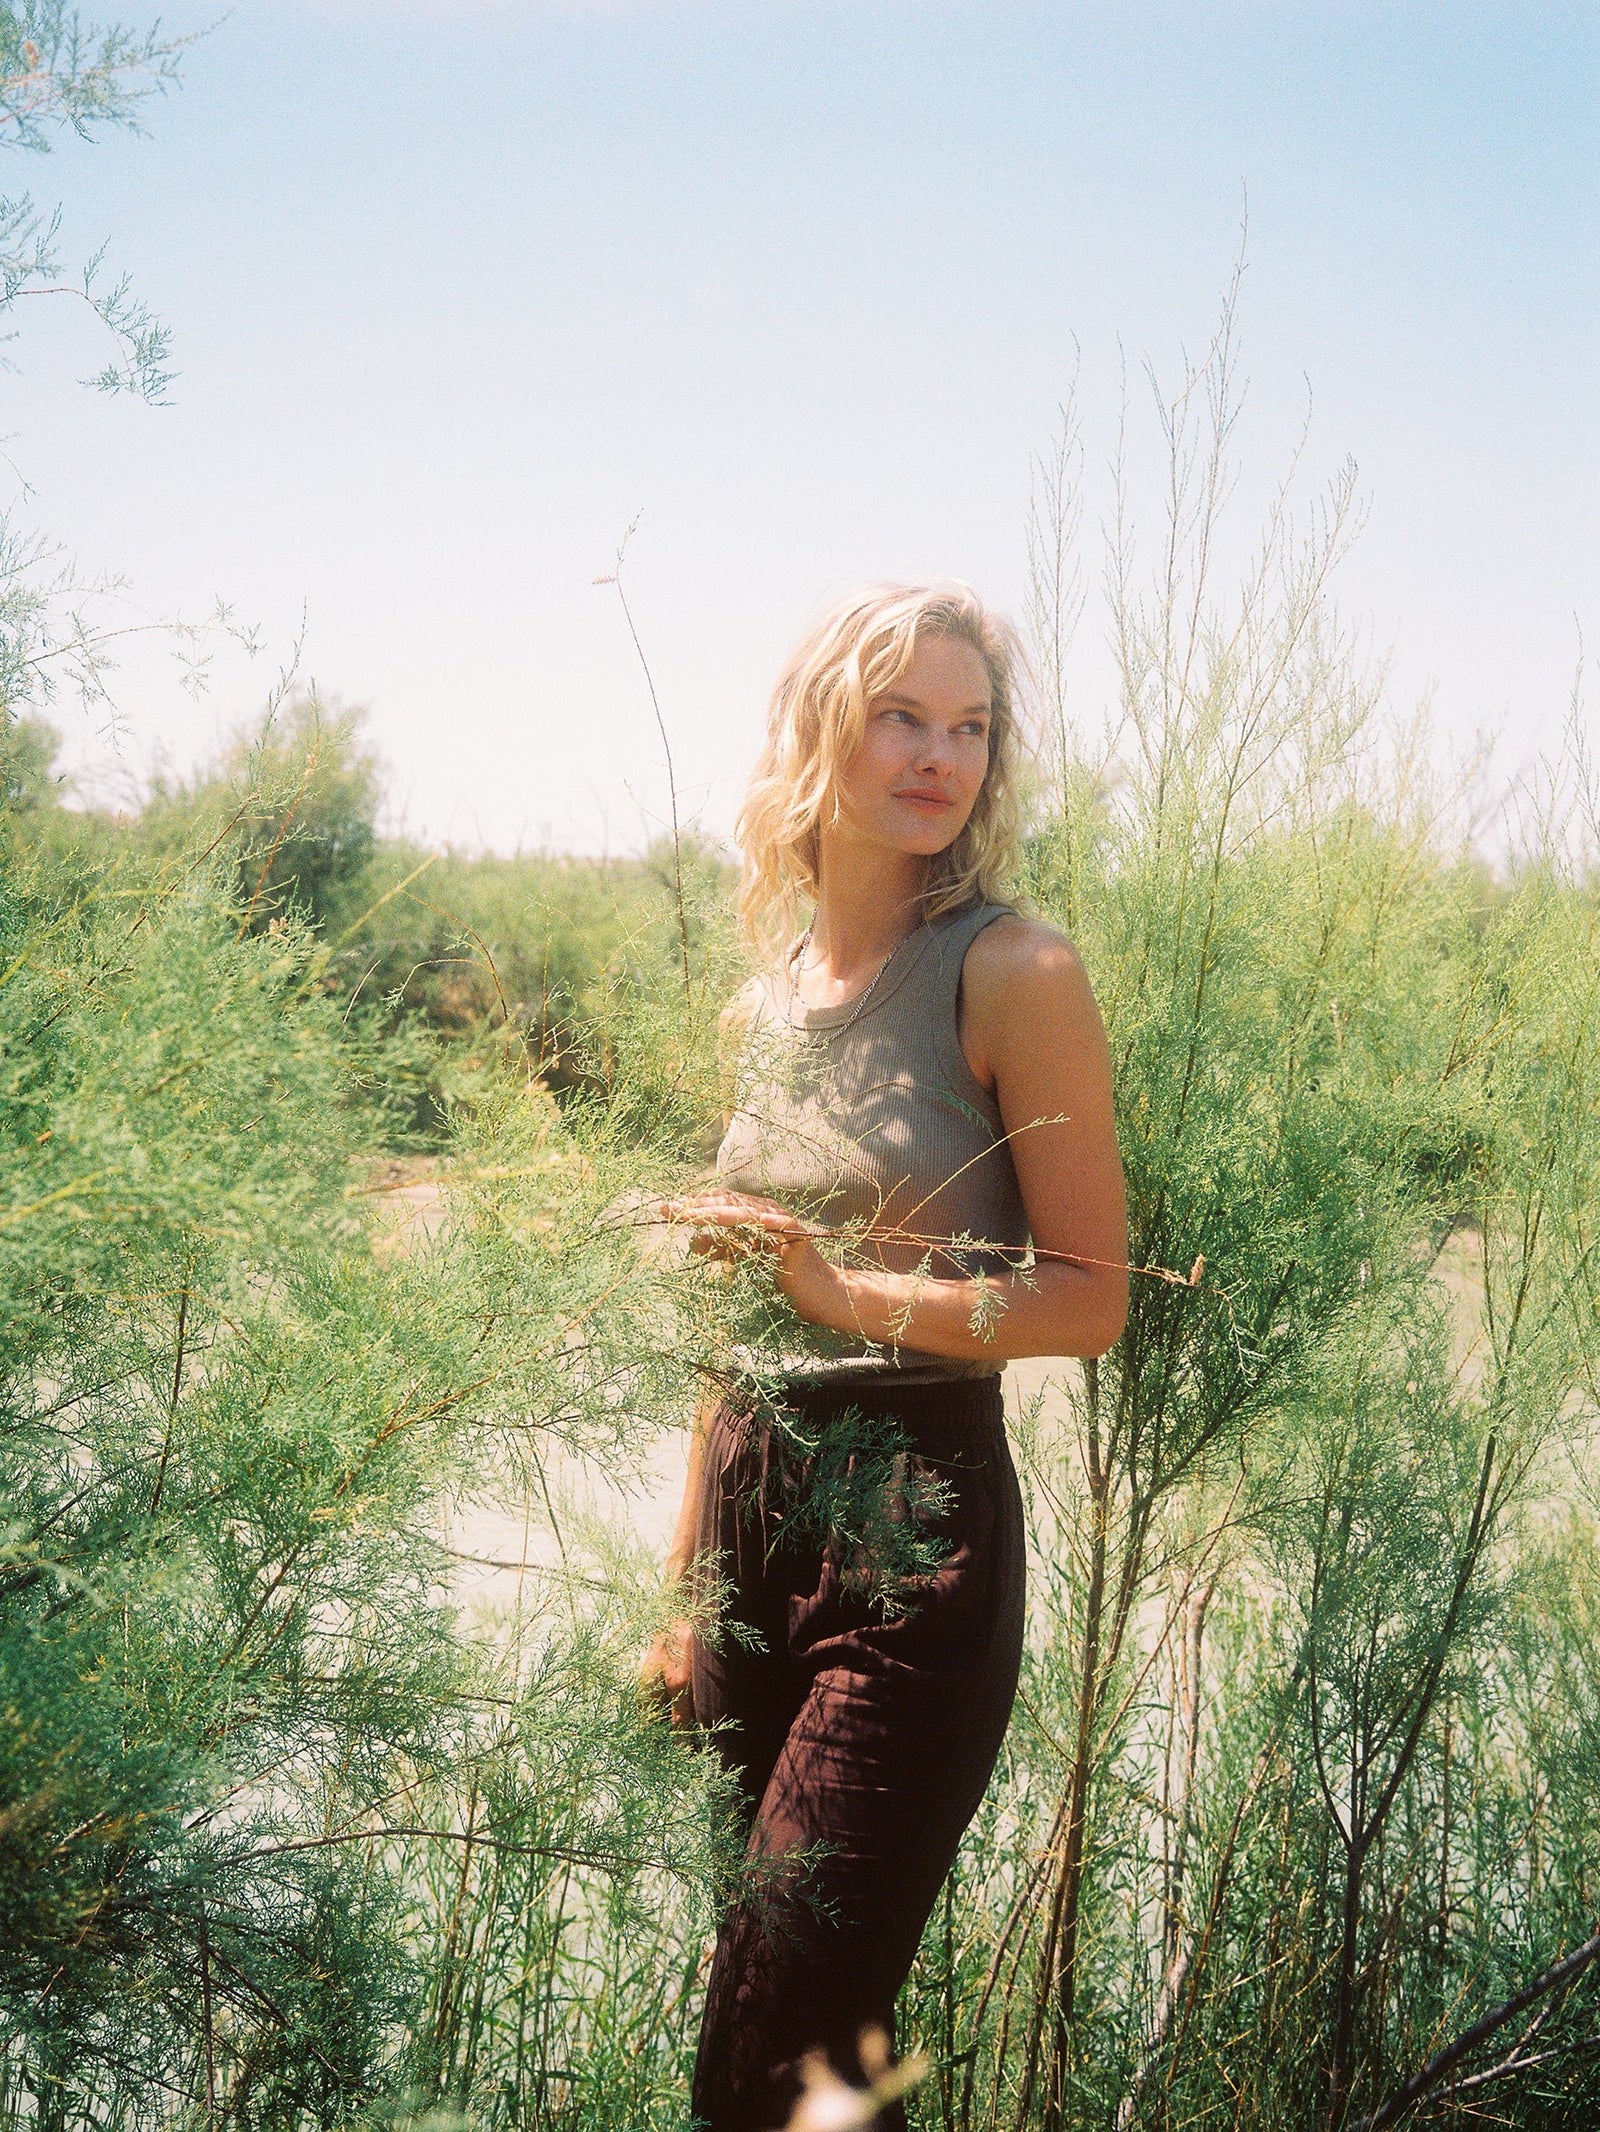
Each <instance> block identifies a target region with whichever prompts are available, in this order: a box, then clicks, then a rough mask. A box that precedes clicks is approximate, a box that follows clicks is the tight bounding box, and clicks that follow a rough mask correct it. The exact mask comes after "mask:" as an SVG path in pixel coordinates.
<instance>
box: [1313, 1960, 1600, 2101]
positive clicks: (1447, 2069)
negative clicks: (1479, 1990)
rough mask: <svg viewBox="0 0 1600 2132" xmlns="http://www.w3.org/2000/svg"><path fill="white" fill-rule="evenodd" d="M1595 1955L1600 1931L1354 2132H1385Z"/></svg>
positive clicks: (1439, 2056) (1433, 2061) (1478, 2024)
mask: <svg viewBox="0 0 1600 2132" xmlns="http://www.w3.org/2000/svg"><path fill="white" fill-rule="evenodd" d="M1596 1955H1600V1932H1595V1933H1593V1934H1591V1936H1590V1937H1589V1938H1588V1939H1586V1940H1585V1941H1584V1942H1583V1944H1582V1946H1581V1947H1574V1948H1573V1950H1572V1952H1571V1953H1570V1954H1564V1955H1563V1956H1562V1957H1561V1959H1560V1961H1559V1962H1553V1963H1552V1964H1551V1966H1550V1967H1549V1968H1548V1969H1547V1970H1545V1972H1544V1974H1543V1975H1542V1976H1537V1977H1535V1978H1534V1979H1533V1981H1532V1983H1530V1984H1524V1985H1523V1987H1522V1989H1521V1990H1520V1991H1514V1992H1513V1993H1512V1994H1511V1996H1510V1998H1509V1999H1503V2000H1502V2001H1501V2003H1500V2004H1499V2005H1498V2006H1496V2007H1493V2008H1492V2009H1491V2010H1490V2011H1489V2012H1488V2013H1486V2014H1485V2015H1484V2016H1483V2018H1482V2020H1481V2021H1474V2022H1473V2024H1472V2026H1471V2028H1469V2029H1464V2030H1463V2031H1462V2033H1461V2034H1460V2035H1459V2036H1457V2038H1456V2039H1455V2041H1454V2042H1453V2043H1447V2044H1446V2045H1445V2047H1444V2049H1443V2050H1442V2051H1435V2052H1434V2054H1433V2056H1432V2057H1431V2058H1430V2059H1429V2060H1428V2062H1427V2064H1426V2065H1424V2066H1421V2067H1419V2068H1418V2070H1417V2071H1416V2072H1415V2073H1413V2074H1412V2076H1411V2078H1410V2079H1409V2080H1408V2081H1407V2082H1406V2083H1405V2085H1404V2086H1403V2087H1398V2088H1396V2089H1395V2091H1394V2093H1393V2094H1392V2095H1391V2096H1390V2097H1389V2098H1388V2100H1387V2101H1386V2102H1384V2103H1382V2104H1380V2105H1379V2107H1378V2108H1377V2109H1376V2110H1374V2111H1373V2112H1372V2114H1371V2116H1370V2117H1363V2118H1362V2119H1361V2121H1360V2122H1359V2124H1357V2125H1356V2126H1355V2128H1354V2132H1383V2128H1384V2127H1385V2126H1386V2125H1392V2124H1393V2123H1394V2122H1395V2121H1396V2119H1398V2118H1401V2117H1403V2116H1404V2115H1405V2113H1406V2112H1407V2111H1408V2110H1409V2109H1410V2108H1411V2107H1412V2105H1413V2104H1414V2103H1418V2102H1420V2101H1421V2100H1422V2098H1423V2096H1424V2095H1426V2094H1427V2093H1428V2092H1429V2091H1430V2090H1431V2089H1433V2088H1436V2087H1437V2086H1438V2085H1439V2083H1440V2081H1441V2080H1443V2079H1445V2078H1446V2077H1447V2076H1448V2075H1449V2074H1450V2073H1451V2072H1453V2071H1454V2069H1455V2068H1456V2067H1457V2066H1458V2065H1459V2064H1460V2063H1461V2061H1462V2059H1463V2058H1466V2057H1468V2056H1469V2055H1470V2054H1471V2053H1472V2052H1473V2051H1475V2050H1476V2049H1477V2047H1478V2045H1479V2044H1480V2043H1483V2042H1486V2041H1487V2040H1488V2038H1489V2037H1490V2036H1492V2035H1493V2034H1494V2033H1495V2031H1496V2029H1500V2028H1504V2026H1505V2025H1506V2023H1507V2022H1508V2021H1514V2020H1515V2019H1516V2017H1517V2015H1518V2014H1520V2013H1521V2012H1522V2010H1523V2008H1524V2007H1527V2006H1532V2005H1533V2003H1534V2001H1535V2000H1536V1999H1542V1998H1543V1997H1544V1996H1545V1995H1546V1993H1548V1992H1552V1991H1558V1990H1559V1989H1560V1988H1561V1986H1562V1985H1563V1984H1568V1983H1570V1982H1571V1981H1572V1979H1573V1978H1574V1977H1575V1976H1577V1975H1579V1974H1580V1972H1581V1971H1583V1970H1585V1969H1587V1968H1588V1966H1589V1964H1590V1963H1591V1962H1592V1961H1593V1960H1594V1959H1595V1957H1596Z"/></svg>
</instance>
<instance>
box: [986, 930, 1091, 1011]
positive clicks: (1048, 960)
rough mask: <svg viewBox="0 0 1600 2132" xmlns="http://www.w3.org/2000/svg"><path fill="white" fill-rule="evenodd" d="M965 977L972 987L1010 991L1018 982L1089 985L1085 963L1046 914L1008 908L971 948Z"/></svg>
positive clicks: (1048, 986)
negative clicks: (1040, 915)
mask: <svg viewBox="0 0 1600 2132" xmlns="http://www.w3.org/2000/svg"><path fill="white" fill-rule="evenodd" d="M961 974H962V980H963V983H964V984H965V985H966V986H967V988H968V989H969V990H971V989H972V988H973V987H977V988H978V989H980V990H993V989H995V988H996V987H998V988H999V989H1000V990H1001V991H1003V992H1006V993H1010V992H1012V991H1013V990H1014V989H1015V988H1016V987H1017V986H1019V985H1020V986H1022V987H1024V988H1025V989H1028V990H1033V989H1034V988H1036V987H1041V986H1042V987H1043V988H1044V989H1046V990H1052V989H1059V988H1060V987H1061V986H1063V985H1067V986H1072V985H1075V984H1079V983H1085V982H1086V981H1087V980H1086V979H1085V977H1084V969H1083V963H1082V960H1081V959H1080V957H1079V955H1078V951H1077V949H1076V948H1075V947H1074V946H1073V945H1072V942H1071V941H1070V940H1069V939H1068V938H1067V936H1066V934H1065V933H1060V932H1057V930H1056V928H1055V927H1054V926H1053V925H1046V924H1045V923H1044V921H1043V919H1041V918H1030V917H1028V916H1027V915H1026V914H1025V913H1024V912H1022V911H1008V912H1007V913H1006V915H1005V916H1004V917H1003V918H996V919H995V920H994V921H993V922H992V923H991V924H989V925H986V926H985V927H984V929H983V931H982V932H981V933H980V934H979V935H978V937H977V939H976V940H974V941H973V943H972V945H971V947H970V948H969V949H968V950H967V959H966V962H965V964H964V966H963V968H962V973H961Z"/></svg>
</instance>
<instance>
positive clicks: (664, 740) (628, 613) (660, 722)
mask: <svg viewBox="0 0 1600 2132" xmlns="http://www.w3.org/2000/svg"><path fill="white" fill-rule="evenodd" d="M638 523H639V521H638V519H637V518H636V519H635V520H634V521H633V524H632V525H631V526H629V528H628V530H627V532H626V533H624V534H623V536H622V538H621V540H620V541H619V542H618V543H617V562H616V568H615V569H614V570H612V571H610V572H609V573H608V575H606V576H605V577H597V578H596V579H595V581H594V582H595V583H596V584H597V585H615V586H616V588H617V598H618V600H619V601H620V602H621V606H622V618H623V620H624V621H625V622H626V623H627V625H628V634H629V636H630V637H632V639H633V648H634V650H635V651H636V652H637V653H638V654H639V664H640V665H641V666H642V667H643V668H644V680H645V686H646V688H648V689H649V691H650V708H651V709H652V710H653V711H654V712H655V714H656V731H657V732H658V733H659V734H660V735H661V748H662V753H663V754H664V755H665V756H666V759H667V798H668V800H669V802H670V804H671V808H672V886H673V894H674V896H675V898H676V900H677V905H678V948H679V952H680V954H681V955H682V957H683V997H684V1004H685V1005H686V1006H692V1005H693V1004H694V993H693V990H692V987H691V984H690V977H689V920H688V916H687V913H686V911H685V907H684V901H683V838H682V835H681V833H680V831H679V827H678V777H677V772H676V770H675V769H674V767H673V761H672V742H671V740H670V739H669V738H668V736H667V721H666V720H665V718H663V717H662V715H661V699H660V698H659V696H657V694H656V684H655V677H654V675H653V674H652V673H651V671H650V661H649V660H648V659H647V658H646V657H645V654H644V646H643V645H642V644H641V643H640V641H639V632H638V630H637V629H636V628H635V627H634V620H633V609H632V608H631V607H630V606H629V605H628V595H627V592H626V591H625V590H624V588H623V583H622V563H623V558H624V556H625V555H626V554H627V552H628V543H629V541H630V540H632V538H633V536H634V531H635V528H636V527H637V526H638Z"/></svg>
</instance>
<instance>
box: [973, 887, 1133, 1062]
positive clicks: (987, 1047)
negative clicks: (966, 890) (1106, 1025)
mask: <svg viewBox="0 0 1600 2132" xmlns="http://www.w3.org/2000/svg"><path fill="white" fill-rule="evenodd" d="M961 989H962V1016H961V1038H962V1045H963V1048H964V1049H965V1051H966V1053H967V1058H968V1061H969V1063H970V1064H971V1065H972V1067H973V1071H974V1072H975V1073H977V1074H978V1076H979V1078H980V1080H982V1081H984V1082H985V1083H986V1084H987V1085H992V1083H993V1081H994V1078H995V1076H996V1075H997V1074H998V1073H1000V1071H1001V1070H1002V1068H1003V1067H1005V1066H1006V1065H1007V1064H1008V1063H1009V1064H1010V1065H1013V1066H1015V1065H1021V1064H1023V1063H1024V1062H1025V1060H1026V1058H1027V1057H1028V1056H1030V1055H1031V1056H1038V1055H1040V1054H1049V1053H1052V1052H1059V1051H1065V1052H1072V1053H1075V1052H1077V1051H1079V1050H1080V1048H1081V1045H1082V1042H1083V1039H1084V1038H1085V1037H1093V1038H1096V1039H1098V1038H1100V1015H1099V1009H1098V1008H1097V1007H1096V1006H1095V1002H1094V994H1093V992H1091V990H1090V989H1089V979H1088V976H1087V974H1086V973H1085V970H1084V967H1083V963H1082V960H1081V959H1080V957H1079V955H1078V951H1077V949H1076V948H1075V947H1074V946H1073V945H1072V942H1071V941H1070V940H1069V939H1068V938H1067V936H1066V935H1065V934H1064V933H1060V932H1057V930H1056V928H1055V927H1054V926H1053V925H1046V924H1045V923H1044V922H1043V921H1042V920H1041V919H1038V918H1030V917H1026V916H1024V915H1023V914H1022V913H1021V912H1015V913H1011V914H1008V915H1007V916H1006V917H1004V918H996V919H995V920H994V922H993V924H991V925H986V926H985V927H984V929H983V931H982V932H981V933H980V934H979V935H978V937H977V939H976V940H974V941H973V943H972V946H971V947H970V948H969V949H968V950H967V959H966V962H965V964H964V965H963V968H962V972H961ZM1102 1040H1103V1039H1102Z"/></svg>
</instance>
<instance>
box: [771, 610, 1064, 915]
mask: <svg viewBox="0 0 1600 2132" xmlns="http://www.w3.org/2000/svg"><path fill="white" fill-rule="evenodd" d="M924 632H931V633H932V634H934V635H936V636H943V637H954V638H956V639H957V640H959V641H960V642H961V643H963V644H970V645H971V646H972V648H973V650H974V651H975V652H977V653H978V655H979V657H980V658H981V659H982V660H983V663H984V665H985V666H986V667H987V668H988V672H989V702H990V725H989V767H988V770H987V771H986V773H985V775H984V780H983V784H982V786H981V787H980V789H979V792H978V797H977V800H976V802H975V804H974V806H973V809H972V813H971V814H970V815H969V817H968V818H967V823H966V826H965V828H964V829H963V830H962V832H961V834H960V836H958V837H957V838H956V840H955V842H954V843H953V844H951V845H950V846H949V847H948V849H946V850H944V851H941V852H939V853H938V854H937V855H936V856H935V857H934V858H932V859H930V860H929V861H928V873H927V879H926V881H925V883H924V885H923V891H922V910H923V916H924V917H925V918H936V917H937V916H938V915H939V913H940V912H941V911H947V910H955V909H958V908H960V906H961V905H962V904H965V903H968V902H971V901H972V900H973V899H974V898H976V897H984V898H989V897H992V896H994V895H995V894H996V893H997V891H998V890H999V889H1000V888H1001V887H1002V886H1003V884H1004V882H1005V879H1006V876H1007V875H1008V874H1009V872H1010V870H1011V867H1012V865H1013V864H1014V862H1015V859H1016V852H1017V846H1018V843H1019V841H1020V838H1021V833H1022V795H1021V792H1020V789H1019V786H1020V778H1021V773H1022V769H1023V764H1024V761H1025V758H1026V754H1027V742H1026V735H1025V733H1024V730H1023V723H1022V712H1021V708H1020V696H1021V681H1022V675H1023V672H1024V662H1023V655H1022V648H1021V645H1020V644H1019V643H1018V640H1017V636H1016V632H1015V631H1014V630H1013V629H1012V627H1011V625H1010V624H1009V623H1008V622H1005V621H1002V620H1001V618H1000V617H999V616H998V615H995V614H991V613H990V611H989V609H988V608H987V607H985V606H984V604H983V602H982V601H981V600H980V599H979V598H978V595H977V594H976V593H975V592H974V591H973V590H972V588H971V586H970V585H964V584H961V583H960V582H958V581H956V580H954V579H951V580H947V581H940V582H936V583H931V584H920V585H893V584H883V585H862V586H858V587H857V588H856V590H855V591H853V592H848V593H846V594H845V595H844V597H843V598H842V599H840V600H837V601H835V602H834V604H833V605H832V606H831V607H828V608H826V609H825V610H824V611H823V612H822V613H821V614H820V615H818V617H817V619H816V620H815V621H814V622H813V623H812V625H811V627H810V628H809V629H808V630H807V631H806V633H805V635H804V636H803V637H802V638H801V640H800V642H799V644H798V645H796V647H795V649H794V651H793V653H792V654H791V655H790V658H789V663H788V664H787V666H785V668H784V670H783V672H782V674H781V675H780V676H779V677H778V685H777V687H776V688H775V689H774V690H773V692H772V701H771V704H770V705H769V707H768V711H767V739H766V745H765V747H764V748H763V749H762V751H761V755H760V759H759V760H758V761H757V763H756V766H755V769H754V770H753V771H752V772H751V776H750V784H749V787H748V789H747V790H746V792H745V798H744V805H743V807H742V808H741V809H740V812H739V820H738V823H737V825H736V827H735V831H734V834H735V837H736V839H737V841H738V844H739V848H740V851H741V853H742V855H743V859H744V871H743V878H742V880H741V883H740V890H739V916H740V920H741V922H742V924H743V926H744V930H745V933H746V936H747V937H748V938H749V939H750V941H751V942H752V943H753V944H754V945H755V946H756V947H757V948H759V949H761V950H764V951H766V952H769V953H770V952H771V951H772V950H773V949H774V948H776V947H777V946H778V945H780V944H781V943H782V942H783V941H785V940H787V939H789V938H791V937H792V936H793V934H794V932H795V930H796V929H797V927H798V925H799V923H800V920H801V917H802V915H803V913H804V910H805V907H806V905H807V904H808V903H810V902H814V901H815V898H816V894H817V883H818V871H819V832H820V830H821V829H822V827H823V825H824V824H825V823H827V822H831V821H836V820H837V819H838V813H839V793H838V780H839V773H840V771H841V770H843V769H844V768H845V766H846V765H847V764H848V763H849V761H850V758H851V757H852V756H853V755H854V753H855V751H856V749H857V748H858V747H859V746H860V744H861V737H862V735H863V733H864V732H865V730H866V723H867V705H868V704H869V703H870V702H871V701H872V699H873V698H874V697H875V696H881V695H882V694H883V693H884V691H885V690H886V689H889V688H892V687H893V686H894V684H895V682H896V681H898V680H899V678H900V676H901V675H902V674H903V673H904V672H905V670H906V668H907V667H908V666H909V665H910V664H911V659H912V655H913V653H914V652H915V650H916V645H917V639H918V637H919V636H920V635H922V634H923V633H924Z"/></svg>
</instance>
